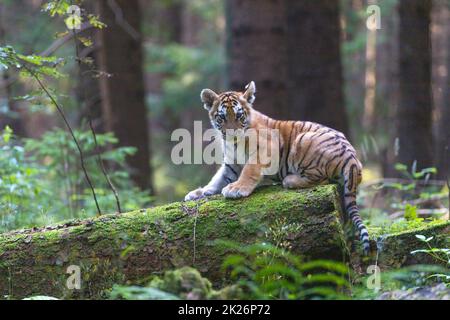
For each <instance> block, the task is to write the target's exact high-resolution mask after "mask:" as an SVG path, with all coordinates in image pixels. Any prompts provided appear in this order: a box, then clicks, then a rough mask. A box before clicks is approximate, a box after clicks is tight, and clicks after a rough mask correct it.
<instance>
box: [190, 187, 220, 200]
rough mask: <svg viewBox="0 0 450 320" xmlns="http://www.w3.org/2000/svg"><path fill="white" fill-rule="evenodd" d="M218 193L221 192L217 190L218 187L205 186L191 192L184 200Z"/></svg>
mask: <svg viewBox="0 0 450 320" xmlns="http://www.w3.org/2000/svg"><path fill="white" fill-rule="evenodd" d="M217 193H219V191H217V190H216V189H214V188H211V187H208V186H206V187H204V188H198V189H195V190H194V191H191V192H189V193H188V194H187V195H186V196H185V197H184V201H190V200H197V199H200V198H203V197H208V196H212V195H215V194H217Z"/></svg>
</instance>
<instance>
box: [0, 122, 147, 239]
mask: <svg viewBox="0 0 450 320" xmlns="http://www.w3.org/2000/svg"><path fill="white" fill-rule="evenodd" d="M74 133H75V136H76V137H77V139H78V140H79V141H80V142H81V145H82V148H83V151H84V152H85V154H86V159H85V162H86V169H87V170H88V171H89V173H90V175H91V179H92V183H93V185H94V186H95V190H96V193H97V194H98V198H99V199H98V200H99V205H100V206H101V208H102V209H103V210H104V211H105V212H115V211H116V210H117V208H116V202H115V198H114V195H113V194H112V192H111V190H110V189H109V186H108V185H107V182H106V181H105V179H104V176H103V173H102V172H101V170H100V166H99V165H98V163H97V160H98V158H97V154H96V152H97V149H96V146H95V142H94V138H93V136H92V135H91V134H90V132H89V131H87V132H84V131H75V132H74ZM2 137H3V139H2V140H3V141H0V150H2V152H1V154H0V179H1V182H2V183H0V208H2V209H3V210H2V224H1V225H0V231H4V230H11V229H14V228H22V227H31V226H36V225H43V224H48V223H52V222H57V221H61V220H64V219H71V218H82V217H89V216H92V215H94V214H95V212H96V206H95V203H94V201H93V199H92V196H91V194H90V190H89V188H88V186H87V184H86V181H85V180H84V179H83V177H82V176H81V175H80V168H79V166H80V164H79V161H78V158H77V150H76V145H75V143H74V141H73V140H72V139H71V137H70V135H69V133H67V132H66V131H64V130H62V129H54V130H53V131H49V132H46V133H45V134H44V135H43V136H42V138H41V139H39V140H35V139H25V140H24V142H23V143H22V141H20V140H18V139H17V138H15V137H14V135H13V133H12V131H11V130H10V129H5V130H4V132H3V135H2ZM97 143H98V146H99V148H100V152H101V155H102V159H103V160H104V161H106V162H107V164H109V167H110V168H114V170H110V171H111V173H110V178H111V180H112V181H113V183H114V184H115V185H116V187H117V189H118V193H119V196H120V200H121V204H122V207H123V209H124V210H127V211H130V210H135V209H138V208H142V207H144V206H146V205H149V203H150V202H151V201H152V199H151V198H150V196H149V194H148V192H146V191H145V190H144V191H142V190H140V189H138V188H137V187H135V186H133V184H132V182H131V179H130V178H129V174H128V173H127V171H126V167H125V158H126V157H127V156H128V155H131V154H133V153H134V152H135V150H134V149H133V148H130V147H119V148H117V147H115V145H116V144H117V139H116V138H115V137H114V136H113V135H112V134H111V133H107V134H99V135H97Z"/></svg>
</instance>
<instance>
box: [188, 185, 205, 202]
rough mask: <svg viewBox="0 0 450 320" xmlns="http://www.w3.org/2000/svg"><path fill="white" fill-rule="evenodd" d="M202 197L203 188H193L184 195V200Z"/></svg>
mask: <svg viewBox="0 0 450 320" xmlns="http://www.w3.org/2000/svg"><path fill="white" fill-rule="evenodd" d="M202 197H203V188H198V189H195V190H193V191H191V192H189V193H188V194H187V195H186V196H185V197H184V201H191V200H197V199H200V198H202Z"/></svg>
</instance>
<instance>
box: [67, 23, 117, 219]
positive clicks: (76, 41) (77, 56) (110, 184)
mask: <svg viewBox="0 0 450 320" xmlns="http://www.w3.org/2000/svg"><path fill="white" fill-rule="evenodd" d="M72 34H73V38H74V39H75V54H76V61H77V62H78V76H79V78H80V79H81V78H82V76H83V75H82V73H81V63H82V61H81V57H80V51H79V48H78V43H79V40H78V36H77V32H76V31H75V30H74V29H72ZM87 118H88V122H89V128H90V129H91V133H92V136H93V137H94V143H95V151H96V152H97V161H98V164H99V166H100V168H101V170H102V173H103V176H104V177H105V180H106V182H107V183H108V186H109V188H110V189H111V191H112V193H113V194H114V198H115V199H116V205H117V210H118V211H119V213H122V209H121V206H120V199H119V193H118V192H117V189H116V187H115V186H114V184H113V183H112V181H111V179H110V177H109V175H108V172H107V170H106V168H105V164H104V163H103V159H102V155H101V152H100V148H99V146H98V142H97V134H96V133H95V129H94V126H93V125H92V117H91V113H90V111H89V110H88V114H87Z"/></svg>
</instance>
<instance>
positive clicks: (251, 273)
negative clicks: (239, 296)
mask: <svg viewBox="0 0 450 320" xmlns="http://www.w3.org/2000/svg"><path fill="white" fill-rule="evenodd" d="M220 243H221V244H222V245H225V246H227V247H229V248H230V249H232V250H233V251H236V252H237V253H236V254H232V255H230V256H228V257H227V258H226V259H225V261H224V263H223V268H224V270H227V271H228V272H229V273H230V277H231V279H233V280H234V281H235V282H236V284H237V285H238V286H240V287H242V288H243V290H244V294H246V295H247V296H248V297H249V298H251V299H290V300H298V299H345V298H347V296H346V295H345V292H346V291H347V290H348V289H349V283H348V280H347V277H348V276H349V268H348V267H347V266H346V265H344V264H342V263H339V262H336V261H327V260H316V261H308V262H305V261H303V260H302V259H301V258H300V257H298V256H295V255H293V254H291V253H289V252H288V251H287V250H284V249H280V248H277V247H275V246H273V245H271V244H268V243H261V244H253V245H248V246H242V245H240V244H236V243H231V242H225V241H220Z"/></svg>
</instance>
